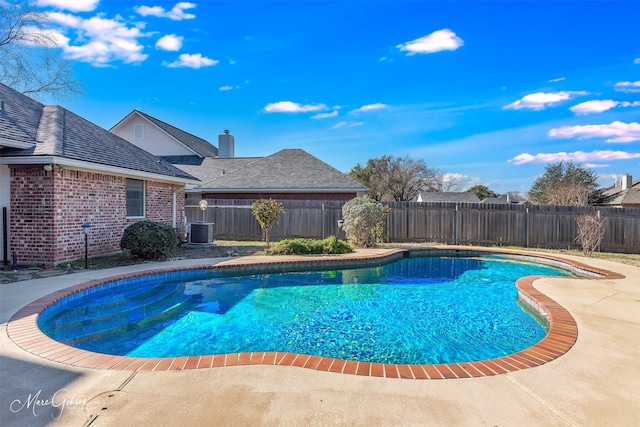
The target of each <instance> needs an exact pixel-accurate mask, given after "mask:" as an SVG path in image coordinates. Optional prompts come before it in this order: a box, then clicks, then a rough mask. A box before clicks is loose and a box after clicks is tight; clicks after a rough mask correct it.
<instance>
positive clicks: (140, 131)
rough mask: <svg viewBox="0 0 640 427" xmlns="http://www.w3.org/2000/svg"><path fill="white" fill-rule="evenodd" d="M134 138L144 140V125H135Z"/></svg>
mask: <svg viewBox="0 0 640 427" xmlns="http://www.w3.org/2000/svg"><path fill="white" fill-rule="evenodd" d="M133 138H134V139H144V124H142V123H136V124H134V125H133Z"/></svg>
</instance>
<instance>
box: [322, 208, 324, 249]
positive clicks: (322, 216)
mask: <svg viewBox="0 0 640 427" xmlns="http://www.w3.org/2000/svg"><path fill="white" fill-rule="evenodd" d="M322 240H324V203H323V204H322Z"/></svg>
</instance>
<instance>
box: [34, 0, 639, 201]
mask: <svg viewBox="0 0 640 427" xmlns="http://www.w3.org/2000/svg"><path fill="white" fill-rule="evenodd" d="M34 4H35V5H36V6H37V7H38V8H39V9H41V10H43V11H47V12H49V13H50V20H51V25H52V30H54V31H55V33H56V37H57V40H59V43H60V49H61V53H62V55H63V56H64V57H66V58H68V59H70V60H72V61H73V62H74V63H75V70H76V77H77V78H78V80H80V81H81V82H82V83H83V84H84V86H85V88H86V89H85V93H84V94H83V95H81V96H79V97H77V98H75V99H73V100H71V101H67V102H61V103H62V104H63V105H64V106H65V107H67V108H68V109H70V110H72V111H74V112H75V113H77V114H79V115H81V116H83V117H85V118H86V119H88V120H91V121H92V122H94V123H96V124H98V125H100V126H102V127H104V128H106V129H109V128H111V127H112V126H113V125H115V124H116V123H117V122H118V121H119V120H120V119H121V118H123V117H124V116H125V115H127V114H128V113H129V112H130V111H132V110H133V109H139V110H142V111H144V112H145V113H147V114H150V115H152V116H154V117H156V118H158V119H161V120H164V121H166V122H168V123H170V124H172V125H175V126H177V127H180V128H182V129H183V130H185V131H188V132H190V133H192V134H195V135H197V136H199V137H202V138H204V139H207V140H208V141H210V142H212V143H214V144H217V135H218V134H219V133H222V131H223V130H224V129H230V130H231V133H232V134H233V135H234V136H235V141H236V147H235V150H236V156H265V155H269V154H272V153H275V152H276V151H278V150H281V149H283V148H302V149H304V150H306V151H308V152H309V153H311V154H313V155H315V156H316V157H318V158H320V159H321V160H323V161H325V162H327V163H329V164H330V165H332V166H334V167H336V168H338V169H339V170H341V171H343V172H348V171H349V170H350V169H351V168H352V167H353V166H355V165H356V164H357V163H360V164H363V165H364V164H365V163H366V161H367V160H368V159H370V158H373V157H380V156H382V155H385V154H390V155H393V156H400V157H404V156H405V155H408V156H410V157H411V158H414V159H423V160H424V161H425V162H426V164H427V165H428V166H430V167H433V168H436V169H438V170H439V171H440V172H441V173H446V174H452V176H454V177H455V181H456V182H457V183H458V184H459V186H460V187H461V188H460V189H461V190H466V189H467V188H469V187H470V186H472V185H475V184H484V185H487V186H488V187H489V188H490V189H492V190H494V191H496V192H499V193H504V192H507V191H518V192H522V193H525V192H526V191H527V190H528V189H529V188H530V187H531V185H532V183H533V181H534V180H535V178H536V176H538V175H540V174H541V173H543V172H544V168H545V166H546V165H547V164H549V163H553V162H557V161H560V160H573V161H577V162H580V163H582V164H583V165H585V166H588V167H590V168H593V170H595V171H596V172H597V173H598V174H599V175H600V177H601V184H602V185H603V186H609V185H611V184H612V183H613V181H614V179H615V178H617V177H619V176H621V175H622V174H625V173H629V174H632V175H633V176H634V178H636V177H638V178H640V123H639V122H640V24H639V22H640V2H638V1H622V2H616V1H603V2H597V1H586V2H580V1H563V2H556V1H539V2H523V1H490V2H480V1H474V2H459V1H449V2H434V1H409V2H401V1H393V2H385V1H339V2H330V1H301V2H297V1H282V2H274V1H233V2H227V1H210V0H209V1H193V2H175V1H172V2H168V1H158V0H139V1H117V0H111V1H109V0H102V1H100V0H35V2H34ZM44 101H45V102H52V101H51V100H44Z"/></svg>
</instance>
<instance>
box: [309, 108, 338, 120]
mask: <svg viewBox="0 0 640 427" xmlns="http://www.w3.org/2000/svg"><path fill="white" fill-rule="evenodd" d="M337 115H338V110H333V111H332V112H330V113H319V114H316V115H315V116H311V118H312V119H329V118H331V117H336V116H337Z"/></svg>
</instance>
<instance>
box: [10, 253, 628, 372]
mask: <svg viewBox="0 0 640 427" xmlns="http://www.w3.org/2000/svg"><path fill="white" fill-rule="evenodd" d="M436 250H442V249H436ZM447 250H451V249H449V248H448V249H447ZM461 250H463V251H473V252H480V251H485V252H494V253H496V252H497V253H503V254H507V255H522V256H527V257H538V258H546V259H550V260H554V261H558V262H561V263H564V264H568V265H571V266H573V267H576V268H579V269H581V270H586V271H589V272H592V273H596V274H599V275H601V276H602V277H603V278H607V279H619V278H624V276H623V275H620V274H618V273H614V272H611V271H607V270H601V269H595V268H593V267H590V266H587V265H584V264H581V263H578V262H575V261H571V260H566V259H562V258H558V257H554V256H550V255H540V254H535V255H532V254H531V253H527V252H523V251H502V250H501V251H495V250H486V249H482V248H474V249H469V248H464V249H461ZM401 253H402V251H391V252H390V253H387V254H383V255H380V256H370V257H365V258H363V257H346V258H345V257H342V258H340V259H339V260H337V259H335V258H333V259H331V258H301V259H298V260H288V261H283V262H270V261H271V259H267V258H265V261H266V262H264V263H240V262H238V263H230V264H225V265H215V266H200V267H189V268H174V269H164V270H156V271H146V272H140V273H135V274H129V275H124V276H117V277H109V278H105V279H102V280H94V281H90V282H85V283H82V284H79V285H76V286H71V287H69V288H66V289H63V290H60V291H57V292H54V293H51V294H49V295H46V296H44V297H42V298H40V299H38V300H35V301H33V302H31V303H29V304H27V305H26V306H25V307H23V308H22V309H20V310H19V311H18V312H17V313H16V314H14V315H13V317H12V318H11V320H10V321H9V323H8V324H7V333H8V335H9V337H10V338H11V340H13V341H14V342H15V343H16V344H17V345H18V346H19V347H21V348H22V349H23V350H25V351H27V352H29V353H32V354H34V355H36V356H40V357H43V358H45V359H47V360H51V361H55V362H60V363H64V364H67V365H72V366H75V367H81V368H92V369H105V370H106V369H108V370H120V371H167V370H185V369H201V368H212V367H220V366H238V365H280V366H297V367H301V368H307V369H315V370H318V371H328V372H335V373H342V374H348V375H362V376H371V377H385V378H408V379H451V378H474V377H485V376H492V375H498V374H505V373H508V372H513V371H518V370H522V369H527V368H532V367H535V366H539V365H543V364H545V363H547V362H550V361H552V360H554V359H556V358H558V357H560V356H562V355H563V354H565V353H566V352H567V351H569V349H570V348H571V347H572V346H573V345H574V343H575V342H576V340H577V337H578V327H577V324H576V322H575V320H574V319H573V317H572V316H571V314H570V313H569V312H568V311H567V310H566V309H565V308H563V307H562V306H560V304H558V303H557V302H555V301H554V300H552V299H551V298H549V297H548V296H546V295H544V294H543V293H541V292H540V291H538V290H537V289H536V288H535V287H534V286H533V282H534V281H535V280H536V279H538V278H539V277H538V276H528V277H523V278H521V279H519V280H518V281H517V282H516V286H517V288H518V292H519V294H520V297H521V300H523V302H525V304H526V305H528V306H529V307H530V308H532V309H533V310H534V311H538V312H539V313H540V314H541V315H542V317H543V318H546V319H547V321H548V322H549V330H548V333H547V335H546V336H545V337H544V338H543V339H542V340H541V341H540V342H538V343H537V344H535V345H533V346H531V347H529V348H527V349H525V350H523V351H520V352H518V353H514V354H510V355H507V356H503V357H499V358H495V359H489V360H480V361H474V362H462V363H446V364H397V365H396V364H383V363H372V362H358V361H353V360H341V359H334V358H330V357H321V356H310V355H304V354H294V353H282V352H256V353H234V354H216V355H207V356H186V357H175V358H136V357H127V356H113V355H108V354H101V353H95V352H91V351H87V350H81V349H78V348H75V347H71V346H68V345H66V344H63V343H61V342H58V341H55V340H53V339H51V338H49V337H48V336H47V335H45V334H44V333H43V332H42V331H41V330H40V328H39V327H38V324H37V319H38V316H39V315H40V313H42V312H43V311H44V310H45V309H46V308H47V307H49V306H51V305H52V304H54V303H55V302H57V301H59V300H61V299H63V298H65V297H67V296H69V295H71V294H74V293H76V292H79V291H82V290H85V289H88V288H92V287H94V286H99V285H102V284H105V283H109V282H112V281H115V280H123V279H128V278H132V277H138V276H142V275H148V274H154V273H166V272H170V271H186V270H194V269H198V268H200V269H238V268H241V269H256V268H259V269H264V268H274V267H279V268H287V267H292V266H295V267H304V266H307V265H317V263H327V262H333V263H334V264H335V263H336V262H337V263H340V264H344V263H349V262H350V263H353V262H359V263H361V262H379V261H380V260H382V259H386V258H389V257H397V256H398V254H401Z"/></svg>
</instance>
